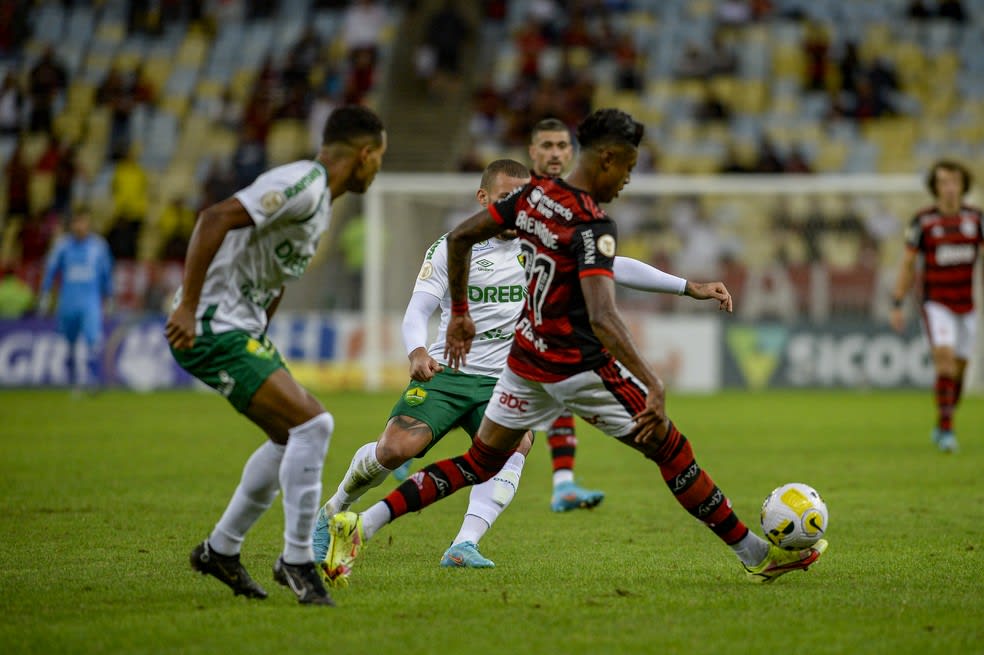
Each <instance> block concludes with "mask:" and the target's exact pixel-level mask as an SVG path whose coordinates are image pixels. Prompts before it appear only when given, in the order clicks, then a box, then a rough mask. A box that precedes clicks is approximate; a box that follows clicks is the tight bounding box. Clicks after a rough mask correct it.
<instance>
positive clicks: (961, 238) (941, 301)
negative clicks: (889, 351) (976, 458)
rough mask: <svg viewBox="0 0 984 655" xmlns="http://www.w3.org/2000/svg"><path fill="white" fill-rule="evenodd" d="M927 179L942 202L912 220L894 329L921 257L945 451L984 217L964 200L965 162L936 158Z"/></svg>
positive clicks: (937, 430) (951, 441)
mask: <svg viewBox="0 0 984 655" xmlns="http://www.w3.org/2000/svg"><path fill="white" fill-rule="evenodd" d="M926 184H927V186H928V187H929V191H930V193H932V194H933V197H934V198H936V203H935V204H934V205H932V206H931V207H927V208H926V209H923V210H921V211H920V212H919V213H917V214H916V215H915V217H914V218H913V219H912V221H911V222H910V223H909V227H908V230H907V231H906V235H905V254H904V255H903V256H902V264H901V266H900V269H899V276H898V279H897V281H896V284H895V295H894V298H893V308H892V313H891V316H890V319H891V323H892V327H893V328H895V329H896V330H898V331H901V330H902V329H903V327H904V317H903V314H902V303H903V301H904V299H905V296H906V294H908V293H909V289H910V287H912V283H913V280H914V279H915V274H916V260H917V259H918V258H921V259H922V264H923V271H922V303H923V305H922V317H923V323H924V326H925V329H926V335H927V336H928V338H929V343H930V347H931V349H932V353H933V365H934V367H935V369H936V384H935V385H934V391H935V395H936V407H937V421H936V426H935V427H934V428H933V431H932V439H933V442H934V443H935V444H936V447H937V448H939V449H940V450H941V451H943V452H955V451H956V450H957V447H958V444H957V438H956V435H955V434H954V431H953V414H954V411H955V410H956V407H957V403H958V402H959V401H960V393H961V390H962V389H963V380H964V372H965V371H966V370H967V361H968V360H969V359H970V355H971V353H972V352H973V350H974V340H975V334H976V332H977V317H976V315H975V313H974V297H973V286H974V266H975V264H976V263H977V260H978V258H979V253H980V249H981V248H980V246H981V243H984V220H982V215H981V210H980V209H978V208H977V207H971V206H969V205H965V204H964V202H963V197H964V196H965V195H966V194H967V192H968V191H969V190H970V185H971V175H970V171H968V170H967V169H966V168H965V167H964V166H963V165H962V164H960V163H958V162H955V161H950V160H940V161H938V162H936V163H935V164H933V166H932V167H931V168H930V171H929V175H928V177H927V180H926Z"/></svg>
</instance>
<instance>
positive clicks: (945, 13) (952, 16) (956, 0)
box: [936, 0, 967, 25]
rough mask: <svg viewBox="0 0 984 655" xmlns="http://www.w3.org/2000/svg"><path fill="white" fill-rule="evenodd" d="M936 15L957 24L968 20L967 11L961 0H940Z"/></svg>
mask: <svg viewBox="0 0 984 655" xmlns="http://www.w3.org/2000/svg"><path fill="white" fill-rule="evenodd" d="M936 15H937V16H939V17H940V18H946V19H947V20H951V21H953V22H954V23H956V24H957V25H963V24H964V23H965V22H966V21H967V12H966V10H965V9H964V6H963V3H962V2H961V0H939V3H938V6H937V9H936Z"/></svg>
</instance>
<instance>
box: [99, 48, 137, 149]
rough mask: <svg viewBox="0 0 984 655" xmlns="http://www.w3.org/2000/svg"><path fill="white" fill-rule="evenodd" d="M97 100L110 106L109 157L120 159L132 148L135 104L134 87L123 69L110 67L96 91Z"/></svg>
mask: <svg viewBox="0 0 984 655" xmlns="http://www.w3.org/2000/svg"><path fill="white" fill-rule="evenodd" d="M96 101H97V102H98V103H99V104H100V105H103V106H105V107H108V108H109V112H110V116H111V120H110V130H109V157H110V159H111V160H113V161H119V160H120V159H123V158H124V157H125V156H126V153H127V151H128V150H129V149H130V115H131V114H132V113H133V107H134V104H135V103H134V97H133V89H132V87H131V86H130V85H129V84H128V82H127V79H126V76H125V75H124V74H123V71H121V70H120V69H119V68H117V67H115V66H114V67H112V68H110V69H109V72H108V73H107V74H106V78H105V79H104V80H103V83H102V84H101V85H100V86H99V90H98V91H97V92H96Z"/></svg>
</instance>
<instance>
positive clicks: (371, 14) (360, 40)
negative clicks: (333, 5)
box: [341, 0, 386, 66]
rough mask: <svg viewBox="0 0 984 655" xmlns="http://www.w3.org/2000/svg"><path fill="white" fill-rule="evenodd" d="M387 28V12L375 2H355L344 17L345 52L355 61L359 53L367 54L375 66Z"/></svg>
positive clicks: (342, 33) (370, 0)
mask: <svg viewBox="0 0 984 655" xmlns="http://www.w3.org/2000/svg"><path fill="white" fill-rule="evenodd" d="M385 27H386V10H385V9H383V7H381V6H380V5H379V4H378V3H376V2H374V0H355V1H354V2H352V3H351V4H350V5H349V7H348V8H347V9H346V10H345V15H344V16H343V17H342V28H341V35H342V39H343V40H344V41H345V50H346V53H347V55H348V57H349V59H350V60H352V61H354V60H355V58H356V56H357V54H358V53H359V52H367V53H368V54H369V56H370V61H371V62H372V65H373V66H375V64H376V60H377V59H378V56H379V44H380V41H381V39H382V34H383V28H385Z"/></svg>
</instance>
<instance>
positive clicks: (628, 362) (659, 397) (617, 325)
mask: <svg viewBox="0 0 984 655" xmlns="http://www.w3.org/2000/svg"><path fill="white" fill-rule="evenodd" d="M581 292H582V293H583V294H584V302H585V305H586V306H587V308H588V318H589V320H590V321H591V329H592V330H593V331H594V333H595V336H597V337H598V340H599V341H601V344H602V345H603V346H605V348H606V349H607V350H608V352H610V353H611V354H612V356H613V357H614V358H615V359H617V360H618V361H619V362H620V363H621V364H622V365H623V366H625V367H626V368H627V369H629V371H630V372H631V373H632V374H633V375H635V376H636V377H637V378H639V379H640V380H642V382H643V384H645V385H646V388H647V390H648V394H647V396H646V409H644V410H643V411H641V412H639V413H638V414H637V415H636V416H635V417H634V418H635V421H636V425H637V430H636V433H635V441H636V442H637V443H646V442H648V441H651V440H653V439H654V438H655V439H657V440H659V439H662V437H663V436H665V433H666V426H667V423H668V420H667V418H666V409H665V401H664V389H663V381H662V380H661V379H660V377H659V375H657V374H656V371H654V370H653V368H652V367H651V366H650V365H649V364H648V363H647V362H646V360H645V359H643V357H642V355H641V354H640V353H639V350H638V349H637V348H636V345H635V342H634V341H633V340H632V335H631V334H629V329H628V328H627V327H626V325H625V321H623V320H622V316H621V314H619V312H618V308H617V307H616V306H615V284H614V281H613V280H612V278H610V277H607V276H604V275H589V276H587V277H584V278H581Z"/></svg>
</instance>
